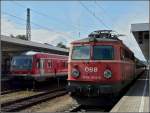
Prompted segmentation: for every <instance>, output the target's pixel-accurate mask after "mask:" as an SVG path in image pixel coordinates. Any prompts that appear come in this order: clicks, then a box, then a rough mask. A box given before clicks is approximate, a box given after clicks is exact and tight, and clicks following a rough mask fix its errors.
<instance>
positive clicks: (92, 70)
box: [84, 67, 98, 73]
mask: <svg viewBox="0 0 150 113" xmlns="http://www.w3.org/2000/svg"><path fill="white" fill-rule="evenodd" d="M84 70H85V72H88V73H89V72H90V73H92V72H94V73H96V72H97V71H98V69H97V67H85V69H84Z"/></svg>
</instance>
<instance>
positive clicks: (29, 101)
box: [1, 88, 67, 112]
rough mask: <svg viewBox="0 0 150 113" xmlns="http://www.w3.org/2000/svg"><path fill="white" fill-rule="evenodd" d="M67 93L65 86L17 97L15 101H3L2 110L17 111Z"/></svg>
mask: <svg viewBox="0 0 150 113" xmlns="http://www.w3.org/2000/svg"><path fill="white" fill-rule="evenodd" d="M65 94H67V91H66V90H65V89H64V88H61V89H56V90H51V91H47V92H45V93H40V94H37V95H33V96H29V97H25V98H21V99H17V100H14V101H9V102H4V103H1V111H2V112H16V111H19V110H22V109H25V108H27V107H30V106H32V105H35V104H38V103H40V102H44V101H47V100H49V99H52V98H55V97H58V96H62V95H65Z"/></svg>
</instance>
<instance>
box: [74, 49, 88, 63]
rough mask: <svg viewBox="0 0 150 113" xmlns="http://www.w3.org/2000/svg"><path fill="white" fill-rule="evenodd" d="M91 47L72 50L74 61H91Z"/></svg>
mask: <svg viewBox="0 0 150 113" xmlns="http://www.w3.org/2000/svg"><path fill="white" fill-rule="evenodd" d="M89 59H90V46H74V47H73V50H72V60H89Z"/></svg>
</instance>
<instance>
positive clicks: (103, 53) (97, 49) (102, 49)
mask: <svg viewBox="0 0 150 113" xmlns="http://www.w3.org/2000/svg"><path fill="white" fill-rule="evenodd" d="M113 57H114V48H113V47H112V46H105V45H103V46H94V47H93V59H94V60H112V59H113Z"/></svg>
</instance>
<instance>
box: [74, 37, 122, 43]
mask: <svg viewBox="0 0 150 113" xmlns="http://www.w3.org/2000/svg"><path fill="white" fill-rule="evenodd" d="M91 39H92V38H91V37H87V38H84V39H80V40H76V41H73V42H72V43H80V42H91V41H90V40H91ZM95 39H96V41H121V40H119V39H118V40H116V39H111V38H95Z"/></svg>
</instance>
